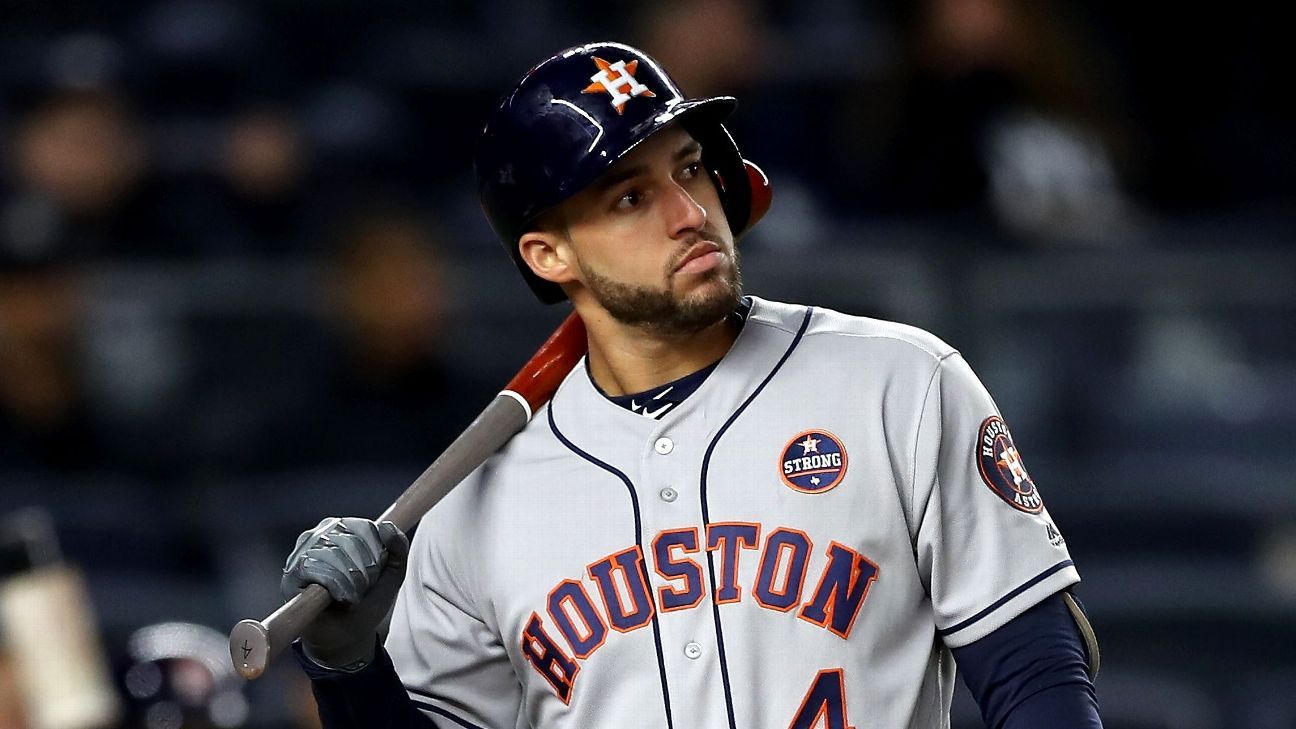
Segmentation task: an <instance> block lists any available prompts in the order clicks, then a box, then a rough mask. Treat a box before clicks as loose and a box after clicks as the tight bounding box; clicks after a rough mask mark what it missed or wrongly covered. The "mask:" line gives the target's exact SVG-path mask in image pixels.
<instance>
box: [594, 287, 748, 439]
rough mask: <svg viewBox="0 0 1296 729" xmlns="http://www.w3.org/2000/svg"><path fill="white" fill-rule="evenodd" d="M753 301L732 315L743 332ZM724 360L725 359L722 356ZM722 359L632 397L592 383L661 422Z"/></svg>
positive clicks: (629, 407) (610, 397) (745, 302)
mask: <svg viewBox="0 0 1296 729" xmlns="http://www.w3.org/2000/svg"><path fill="white" fill-rule="evenodd" d="M751 308H752V301H751V299H750V298H749V297H746V296H744V297H743V298H742V300H741V301H740V302H739V303H738V308H737V309H735V310H734V313H733V314H732V315H731V316H732V317H733V318H734V320H735V321H736V322H737V324H738V327H739V328H740V329H741V328H742V326H743V324H745V323H747V315H748V314H750V313H751ZM721 359H724V358H723V357H721ZM718 364H720V360H716V361H715V362H712V363H711V364H709V365H707V366H706V367H703V368H702V369H700V370H697V371H696V372H692V373H690V374H687V375H684V376H683V377H681V378H679V379H677V380H673V381H671V382H667V383H666V384H664V385H658V386H657V387H653V388H650V389H648V390H644V391H643V392H636V393H631V394H629V395H609V394H607V393H606V392H603V390H602V388H600V387H599V386H598V383H595V382H594V378H593V376H591V377H590V382H591V383H594V387H595V389H597V390H598V391H599V392H600V393H601V394H602V395H603V397H606V398H607V399H608V400H610V401H612V402H613V403H615V404H617V405H620V406H621V407H623V408H625V409H626V410H629V411H630V412H632V413H635V414H638V415H642V416H644V417H645V418H652V419H654V420H660V419H661V418H662V417H663V416H665V415H666V413H669V412H670V411H672V410H674V409H675V408H676V407H677V406H679V404H680V403H682V402H684V401H685V400H686V399H687V398H688V396H689V395H692V394H693V393H694V392H696V391H697V389H698V388H699V387H701V386H702V383H703V382H706V378H707V377H708V376H709V375H710V374H711V373H712V371H714V370H715V368H716V365H718ZM585 369H586V372H588V371H589V360H588V359H586V361H585Z"/></svg>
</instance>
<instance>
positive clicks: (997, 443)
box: [976, 415, 1044, 514]
mask: <svg viewBox="0 0 1296 729" xmlns="http://www.w3.org/2000/svg"><path fill="white" fill-rule="evenodd" d="M976 460H977V469H978V470H979V471H981V478H982V479H983V480H984V481H985V482H986V485H987V486H989V487H990V490H991V491H994V492H995V493H996V494H998V495H999V498H1001V499H1003V500H1004V501H1007V502H1008V503H1009V504H1011V505H1012V507H1013V508H1015V509H1018V510H1021V511H1024V512H1026V513H1027V514H1038V513H1040V512H1041V511H1043V510H1044V500H1043V499H1041V498H1040V495H1039V491H1036V490H1035V482H1034V481H1032V480H1031V477H1030V474H1028V473H1026V466H1025V465H1023V464H1022V459H1021V454H1019V453H1018V452H1017V446H1015V445H1013V440H1012V435H1011V434H1010V433H1009V432H1008V426H1007V425H1006V424H1005V423H1004V421H1003V418H1001V417H999V416H998V415H991V416H990V417H988V418H986V419H985V422H983V423H981V432H980V433H978V434H977V452H976Z"/></svg>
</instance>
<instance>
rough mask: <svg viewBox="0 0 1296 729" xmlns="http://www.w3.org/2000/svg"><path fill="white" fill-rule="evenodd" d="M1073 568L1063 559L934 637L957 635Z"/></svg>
mask: <svg viewBox="0 0 1296 729" xmlns="http://www.w3.org/2000/svg"><path fill="white" fill-rule="evenodd" d="M1074 566H1075V562H1072V561H1071V560H1069V559H1064V560H1062V561H1061V562H1058V563H1057V564H1055V565H1053V566H1052V567H1049V568H1048V569H1046V570H1044V571H1043V572H1041V573H1039V574H1038V575H1035V576H1034V577H1032V578H1030V579H1029V580H1026V582H1024V583H1022V584H1021V585H1020V586H1018V587H1017V588H1016V589H1014V590H1013V591H1012V592H1010V593H1008V594H1007V595H1004V596H1003V597H1001V598H999V599H998V600H995V602H994V604H993V605H991V606H990V607H988V608H986V609H985V610H982V611H981V612H979V613H977V614H976V615H973V616H972V617H970V618H968V619H967V620H964V621H963V622H961V623H959V624H957V625H951V626H950V627H948V628H946V629H944V630H937V631H936V635H939V636H942V637H944V636H946V635H950V634H952V633H957V632H959V631H960V630H962V629H964V628H966V627H968V626H969V625H971V624H973V623H975V622H976V621H978V620H980V619H981V618H984V617H985V616H987V615H989V614H990V613H992V612H994V611H996V610H998V609H999V608H1001V607H1003V605H1004V603H1006V602H1008V601H1009V600H1011V599H1013V598H1014V597H1017V596H1018V595H1020V594H1022V593H1023V592H1025V591H1027V590H1029V589H1030V588H1032V587H1034V586H1035V585H1038V584H1039V583H1040V582H1043V581H1044V580H1045V579H1047V578H1048V577H1049V576H1050V575H1052V574H1053V573H1055V572H1058V571H1060V570H1064V569H1066V568H1067V567H1074Z"/></svg>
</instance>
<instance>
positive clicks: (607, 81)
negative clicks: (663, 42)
mask: <svg viewBox="0 0 1296 729" xmlns="http://www.w3.org/2000/svg"><path fill="white" fill-rule="evenodd" d="M594 65H596V66H598V73H596V74H594V75H593V76H590V81H593V82H594V83H592V84H590V85H589V86H586V87H585V88H584V89H581V93H582V94H597V93H599V92H604V93H607V94H609V95H611V96H612V101H611V104H612V108H614V109H616V112H617V113H618V114H620V113H622V112H624V111H625V105H626V102H627V101H629V100H631V99H633V98H634V97H636V96H656V95H657V94H654V93H653V92H652V91H651V90H650V89H649V88H648V87H647V86H644V85H643V84H641V83H639V81H638V80H637V79H635V70H637V69H638V68H639V61H637V60H636V61H631V62H629V63H626V62H625V61H617V62H616V63H608V62H607V61H605V60H603V59H602V58H599V57H598V56H595V57H594Z"/></svg>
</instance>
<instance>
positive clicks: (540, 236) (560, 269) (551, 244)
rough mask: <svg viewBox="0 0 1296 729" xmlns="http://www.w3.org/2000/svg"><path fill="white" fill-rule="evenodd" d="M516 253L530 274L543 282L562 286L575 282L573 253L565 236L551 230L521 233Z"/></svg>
mask: <svg viewBox="0 0 1296 729" xmlns="http://www.w3.org/2000/svg"><path fill="white" fill-rule="evenodd" d="M518 252H519V253H520V254H521V255H522V260H523V261H526V264H527V266H528V267H530V269H531V272H532V273H534V274H535V275H537V276H539V277H540V278H542V279H544V280H545V281H552V282H553V283H556V284H564V283H568V282H571V281H574V280H576V259H575V252H574V251H573V250H572V248H571V244H570V241H569V240H568V238H567V236H565V235H563V234H561V233H559V232H557V231H552V230H547V229H537V230H532V231H530V232H527V233H523V234H522V237H521V238H520V239H519V240H518Z"/></svg>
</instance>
